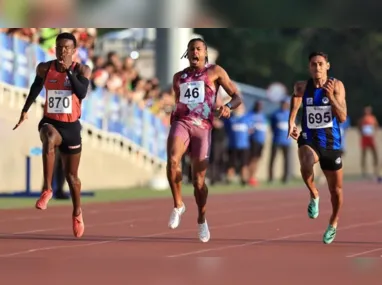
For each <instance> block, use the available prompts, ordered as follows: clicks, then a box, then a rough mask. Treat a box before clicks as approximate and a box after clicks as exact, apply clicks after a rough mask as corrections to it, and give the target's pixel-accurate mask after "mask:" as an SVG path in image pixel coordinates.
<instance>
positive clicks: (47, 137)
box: [36, 124, 62, 210]
mask: <svg viewBox="0 0 382 285" xmlns="http://www.w3.org/2000/svg"><path fill="white" fill-rule="evenodd" d="M40 139H41V142H42V163H43V171H44V182H43V192H42V193H41V196H40V198H39V199H38V200H37V202H36V208H37V209H40V210H45V209H46V208H47V206H48V202H49V200H50V199H51V198H52V196H53V192H52V179H53V171H54V163H55V157H56V155H55V149H56V147H57V146H59V145H61V143H62V137H61V135H60V133H59V132H58V131H57V130H56V129H55V128H54V127H53V126H52V125H50V124H43V125H42V126H41V128H40Z"/></svg>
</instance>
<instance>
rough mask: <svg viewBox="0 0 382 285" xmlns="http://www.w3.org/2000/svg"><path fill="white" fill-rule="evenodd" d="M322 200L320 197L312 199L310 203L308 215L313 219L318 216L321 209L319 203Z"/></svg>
mask: <svg viewBox="0 0 382 285" xmlns="http://www.w3.org/2000/svg"><path fill="white" fill-rule="evenodd" d="M319 202H320V198H316V199H313V198H312V199H310V203H309V205H308V216H309V218H311V219H315V218H317V217H318V214H319V209H318V204H319Z"/></svg>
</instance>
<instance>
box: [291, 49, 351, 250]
mask: <svg viewBox="0 0 382 285" xmlns="http://www.w3.org/2000/svg"><path fill="white" fill-rule="evenodd" d="M329 68H330V64H329V60H328V56H327V55H326V54H325V53H322V52H314V53H312V54H310V56H309V70H310V73H311V78H310V79H309V80H307V81H299V82H297V83H296V84H295V86H294V94H293V96H292V99H291V112H290V117H289V132H288V134H289V136H291V137H292V138H294V139H296V140H297V142H298V155H299V160H300V165H301V175H302V178H303V180H304V182H305V184H306V186H307V187H308V189H309V191H310V196H311V199H310V203H309V205H308V215H309V218H311V219H315V218H317V217H318V214H319V207H318V206H319V193H318V190H317V188H316V186H315V184H314V173H313V166H314V164H316V163H317V162H320V166H321V169H322V171H323V172H324V174H325V177H326V180H327V182H328V186H329V191H330V194H331V197H332V199H331V201H332V206H333V213H332V215H331V217H330V220H329V226H328V228H327V229H326V231H325V233H324V236H323V242H324V243H326V244H329V243H331V242H333V240H334V238H335V236H336V232H337V223H338V219H339V211H340V208H341V206H342V200H343V198H342V196H343V194H342V182H343V172H342V159H341V132H340V123H342V122H344V121H345V120H346V116H347V108H346V100H345V87H344V85H343V83H342V82H341V81H340V80H338V79H335V78H332V77H331V78H329V77H328V70H329ZM301 103H302V105H303V116H302V123H301V127H302V131H301V133H298V131H297V127H296V124H295V119H296V115H297V111H298V109H299V108H300V106H301Z"/></svg>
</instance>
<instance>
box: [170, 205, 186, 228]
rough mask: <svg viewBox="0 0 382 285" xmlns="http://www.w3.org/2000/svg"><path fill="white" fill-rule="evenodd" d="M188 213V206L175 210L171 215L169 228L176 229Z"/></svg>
mask: <svg viewBox="0 0 382 285" xmlns="http://www.w3.org/2000/svg"><path fill="white" fill-rule="evenodd" d="M185 211H186V205H184V203H183V205H182V207H180V208H174V209H173V210H172V212H171V215H170V221H169V222H168V227H169V228H170V229H176V228H177V227H178V226H179V224H180V219H181V216H182V215H183V214H184V212H185Z"/></svg>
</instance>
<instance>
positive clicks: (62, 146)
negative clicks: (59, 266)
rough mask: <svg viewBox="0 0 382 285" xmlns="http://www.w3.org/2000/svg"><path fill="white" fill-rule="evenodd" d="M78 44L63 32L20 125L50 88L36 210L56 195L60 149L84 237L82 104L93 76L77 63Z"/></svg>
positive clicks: (39, 71)
mask: <svg viewBox="0 0 382 285" xmlns="http://www.w3.org/2000/svg"><path fill="white" fill-rule="evenodd" d="M76 47H77V41H76V38H75V37H74V35H73V34H71V33H61V34H59V35H58V36H57V38H56V57H57V59H56V60H52V61H48V62H41V63H39V64H38V66H37V68H36V77H35V80H34V82H33V84H32V86H31V88H30V92H29V94H28V97H27V99H26V102H25V105H24V107H23V109H22V111H21V115H20V119H19V122H18V123H17V124H16V126H15V127H14V128H13V129H14V130H15V129H16V128H18V127H19V126H20V124H21V123H23V122H24V121H25V120H26V119H27V118H28V116H27V113H28V110H29V108H30V106H31V105H32V104H33V102H34V101H35V99H36V98H37V96H38V95H39V94H40V92H41V90H42V88H43V87H45V89H46V96H45V97H46V101H45V106H44V116H43V118H42V119H41V121H40V123H39V125H38V130H39V132H40V139H41V141H42V147H43V168H44V187H43V188H44V190H43V191H42V193H41V196H40V198H39V199H38V200H37V202H36V208H37V209H40V210H45V209H46V208H47V205H48V202H49V200H50V199H51V198H52V196H53V192H52V178H53V170H54V163H55V149H56V147H58V148H59V150H60V153H61V157H62V163H63V165H64V169H65V176H66V180H67V182H68V185H69V188H70V194H71V196H72V202H73V214H72V222H73V234H74V236H75V237H81V236H82V235H83V233H84V229H85V225H84V221H83V216H82V210H81V194H80V192H81V181H80V179H79V178H78V167H79V163H80V158H81V150H82V143H81V123H80V121H79V118H80V116H81V102H82V100H83V99H84V98H85V96H86V94H87V91H88V87H89V82H90V76H91V69H90V68H89V66H87V65H83V64H79V63H76V62H73V55H74V54H75V52H76Z"/></svg>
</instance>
